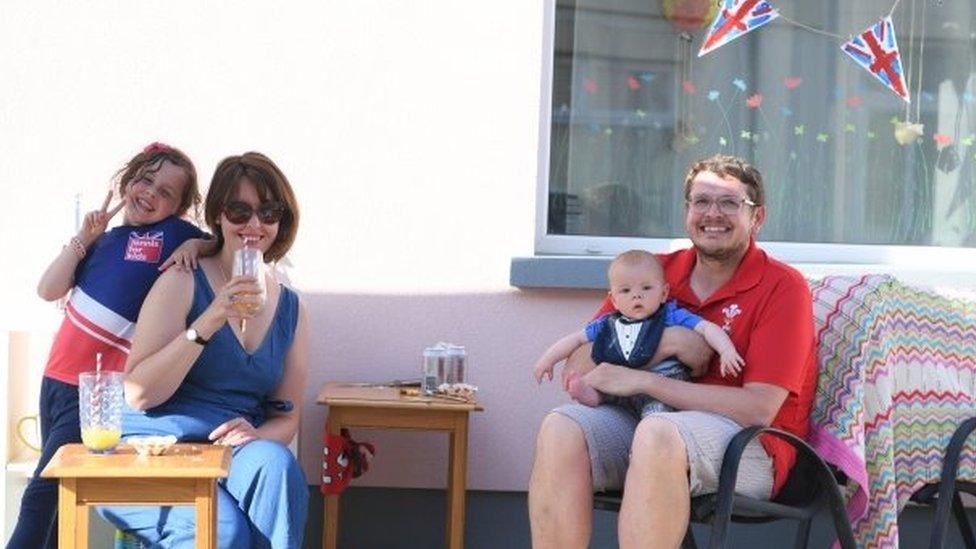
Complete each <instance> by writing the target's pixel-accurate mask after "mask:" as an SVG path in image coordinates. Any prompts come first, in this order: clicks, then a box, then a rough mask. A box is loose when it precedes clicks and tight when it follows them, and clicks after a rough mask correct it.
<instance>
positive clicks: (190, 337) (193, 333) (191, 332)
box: [183, 327, 210, 346]
mask: <svg viewBox="0 0 976 549" xmlns="http://www.w3.org/2000/svg"><path fill="white" fill-rule="evenodd" d="M183 336H184V337H186V340H187V341H190V342H193V343H199V344H200V345H201V346H202V345H206V344H207V343H209V342H210V340H209V339H204V338H203V336H201V335H200V334H199V333H197V329H196V328H192V327H191V328H187V330H186V332H184V334H183Z"/></svg>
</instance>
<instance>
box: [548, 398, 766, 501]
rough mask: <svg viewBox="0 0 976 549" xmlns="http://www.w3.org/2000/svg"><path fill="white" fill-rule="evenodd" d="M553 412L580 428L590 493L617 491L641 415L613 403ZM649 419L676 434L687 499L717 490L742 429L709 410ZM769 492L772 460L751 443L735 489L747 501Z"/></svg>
mask: <svg viewBox="0 0 976 549" xmlns="http://www.w3.org/2000/svg"><path fill="white" fill-rule="evenodd" d="M553 411H554V412H557V413H559V414H562V415H564V416H566V417H568V418H570V419H572V420H573V421H575V422H576V423H578V424H579V426H580V427H581V428H582V429H583V433H584V435H585V436H586V445H587V449H588V451H589V454H590V470H591V472H592V475H593V489H594V490H597V491H604V490H619V489H621V488H622V487H623V485H624V479H625V478H626V476H627V467H628V465H629V464H630V445H631V441H632V440H633V438H634V431H635V429H637V424H638V423H639V422H640V421H641V420H640V417H639V416H638V415H637V414H635V413H634V411H633V410H629V409H626V408H622V407H620V406H613V405H603V406H598V407H596V408H590V407H588V406H583V405H581V404H576V403H573V404H565V405H563V406H560V407H558V408H556V409H555V410H553ZM648 417H654V418H661V419H666V420H668V421H670V422H671V423H673V424H674V425H675V426H676V427H677V428H678V431H679V432H680V433H681V438H682V439H683V440H684V442H685V448H686V451H687V454H688V467H689V470H688V482H689V486H690V488H691V495H693V496H697V495H701V494H711V493H715V492H717V491H718V477H719V472H720V471H721V469H722V457H723V456H724V455H725V447H726V446H728V443H729V441H730V440H732V437H734V436H735V435H736V433H738V432H739V431H741V430H742V427H741V426H740V425H739V424H738V423H736V422H734V421H732V420H731V419H729V418H727V417H725V416H722V415H719V414H713V413H710V412H696V411H680V412H665V413H656V414H651V415H650V416H648ZM772 490H773V460H772V459H771V458H770V457H769V455H768V454H767V453H766V450H765V449H764V448H763V446H762V444H761V443H760V442H759V440H758V439H753V440H752V442H750V443H749V445H748V446H746V449H745V452H743V454H742V461H741V462H740V463H739V475H738V478H737V480H736V485H735V491H736V492H737V493H739V494H742V495H746V496H750V497H755V498H761V499H769V496H770V494H771V493H772Z"/></svg>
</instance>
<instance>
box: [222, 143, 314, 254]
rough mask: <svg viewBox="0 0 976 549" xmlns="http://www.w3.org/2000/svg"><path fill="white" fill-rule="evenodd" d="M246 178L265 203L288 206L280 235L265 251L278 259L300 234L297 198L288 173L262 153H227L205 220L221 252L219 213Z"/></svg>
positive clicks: (279, 228)
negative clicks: (277, 203)
mask: <svg viewBox="0 0 976 549" xmlns="http://www.w3.org/2000/svg"><path fill="white" fill-rule="evenodd" d="M243 179H247V180H248V181H250V182H251V183H252V184H253V185H254V187H255V189H256V190H257V193H258V197H259V198H260V199H261V201H262V202H271V201H277V202H281V204H282V205H284V207H285V213H284V215H283V216H282V217H281V221H279V222H278V223H279V224H278V236H276V237H275V241H274V242H272V243H271V247H269V248H268V250H267V251H266V252H264V260H265V261H266V262H272V261H278V260H279V259H281V258H282V257H284V256H285V254H286V253H288V250H289V249H290V248H291V245H292V244H293V243H294V242H295V235H296V234H297V233H298V201H297V200H295V193H294V191H292V188H291V184H289V183H288V178H287V177H285V174H284V173H282V171H281V170H280V169H279V168H278V166H276V165H275V163H274V162H272V161H271V159H270V158H268V157H267V156H264V155H263V154H261V153H259V152H247V153H244V154H242V155H240V156H228V157H227V158H225V159H223V160H221V161H220V164H218V165H217V169H216V170H214V174H213V179H211V181H210V189H209V190H208V191H207V200H206V202H205V203H204V214H203V215H204V221H206V223H207V226H208V227H210V230H211V231H212V232H213V234H215V235H216V236H217V247H216V249H217V250H218V251H219V250H220V249H221V248H223V247H224V235H223V233H222V232H221V231H220V215H221V214H222V213H223V211H224V207H225V206H226V205H227V203H228V202H230V201H231V200H233V199H234V197H236V196H237V189H238V188H239V187H240V185H241V180H243Z"/></svg>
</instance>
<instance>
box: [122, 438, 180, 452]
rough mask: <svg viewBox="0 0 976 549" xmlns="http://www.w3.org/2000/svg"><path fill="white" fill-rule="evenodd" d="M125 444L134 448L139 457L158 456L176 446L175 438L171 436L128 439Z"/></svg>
mask: <svg viewBox="0 0 976 549" xmlns="http://www.w3.org/2000/svg"><path fill="white" fill-rule="evenodd" d="M125 442H126V443H127V444H129V445H130V446H132V447H133V448H135V449H136V452H138V453H139V455H140V456H159V455H162V454H163V452H165V451H166V450H167V449H168V448H169V447H170V446H172V445H174V444H176V437H174V436H173V435H165V436H144V437H129V438H127V439H125Z"/></svg>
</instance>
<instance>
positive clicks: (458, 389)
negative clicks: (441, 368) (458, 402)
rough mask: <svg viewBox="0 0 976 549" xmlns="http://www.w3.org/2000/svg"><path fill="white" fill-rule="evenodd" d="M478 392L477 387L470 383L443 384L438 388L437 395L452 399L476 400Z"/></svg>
mask: <svg viewBox="0 0 976 549" xmlns="http://www.w3.org/2000/svg"><path fill="white" fill-rule="evenodd" d="M477 392H478V387H477V386H476V385H471V384H470V383H441V384H440V385H438V386H437V393H438V394H441V395H447V396H452V397H458V398H463V399H465V400H469V401H470V400H474V395H475V393H477Z"/></svg>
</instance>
